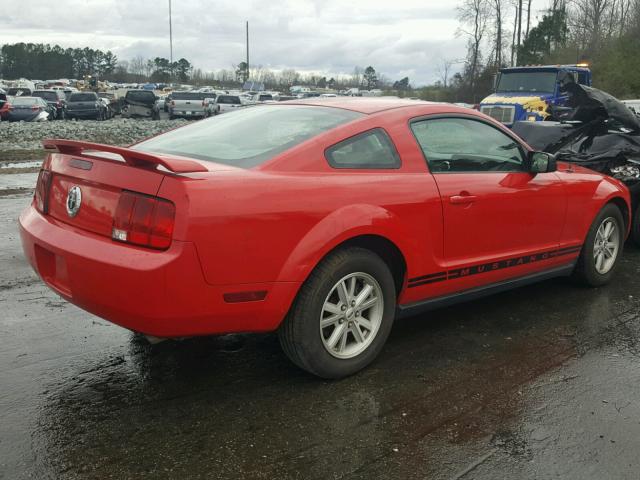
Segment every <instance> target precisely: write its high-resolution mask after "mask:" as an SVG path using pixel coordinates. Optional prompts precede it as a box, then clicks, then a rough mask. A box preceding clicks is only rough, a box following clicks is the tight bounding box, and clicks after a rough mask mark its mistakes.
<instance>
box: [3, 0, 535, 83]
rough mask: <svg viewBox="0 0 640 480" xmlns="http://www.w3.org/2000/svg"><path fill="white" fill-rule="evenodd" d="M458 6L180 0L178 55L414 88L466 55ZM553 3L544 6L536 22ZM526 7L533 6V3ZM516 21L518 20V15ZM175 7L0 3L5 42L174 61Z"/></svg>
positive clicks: (133, 0)
mask: <svg viewBox="0 0 640 480" xmlns="http://www.w3.org/2000/svg"><path fill="white" fill-rule="evenodd" d="M457 3H458V2H456V1H453V0H393V1H389V0H385V1H378V0H272V1H270V2H265V1H254V0H216V1H213V0H172V6H173V52H174V53H173V56H174V59H178V58H180V57H185V58H186V59H188V60H189V61H191V62H192V63H193V64H194V65H195V66H196V67H199V68H202V69H203V70H217V69H220V68H226V69H231V68H232V65H236V64H238V62H240V61H242V60H243V59H244V56H245V43H244V42H245V31H244V28H245V24H244V22H245V20H248V21H249V29H250V63H251V64H256V65H262V66H264V67H269V68H273V69H282V68H294V69H296V70H299V71H301V72H322V73H323V74H329V75H335V74H350V73H351V72H353V68H354V66H356V65H358V66H361V67H366V66H368V65H372V66H373V67H374V68H375V69H376V70H377V71H378V72H380V73H383V74H384V75H386V76H387V77H389V78H390V79H392V80H397V79H399V78H402V77H404V76H408V77H409V78H410V80H411V82H412V84H414V85H421V84H426V83H431V82H433V81H435V80H437V79H438V73H437V65H438V63H440V62H441V61H442V59H443V58H447V59H461V58H463V57H464V55H465V39H464V37H456V30H457V28H458V22H457V20H456V4H457ZM547 3H548V2H547V0H534V8H533V9H532V10H534V14H533V15H532V18H535V17H536V16H538V11H539V10H540V9H541V8H544V7H545V6H546V4H547ZM525 4H526V2H525ZM510 14H511V13H510ZM168 17H169V15H168V0H55V1H51V0H0V44H3V43H16V42H33V43H51V44H55V43H57V44H59V45H61V46H64V47H84V46H90V47H92V48H99V49H102V50H111V51H113V52H114V53H115V54H116V55H117V56H118V58H119V59H130V58H133V57H135V56H136V55H142V56H143V57H145V58H153V57H156V56H162V57H166V58H168V57H169V21H168Z"/></svg>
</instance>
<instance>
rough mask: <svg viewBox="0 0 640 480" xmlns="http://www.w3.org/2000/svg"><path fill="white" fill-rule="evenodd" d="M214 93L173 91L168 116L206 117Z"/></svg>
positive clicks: (209, 110) (208, 113) (209, 112)
mask: <svg viewBox="0 0 640 480" xmlns="http://www.w3.org/2000/svg"><path fill="white" fill-rule="evenodd" d="M215 97H216V95H215V93H204V92H173V93H171V102H169V118H170V119H173V118H177V117H182V118H194V117H208V116H209V115H211V113H212V109H211V107H210V104H213V100H214V99H215Z"/></svg>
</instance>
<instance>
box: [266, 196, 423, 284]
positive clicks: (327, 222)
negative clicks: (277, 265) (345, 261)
mask: <svg viewBox="0 0 640 480" xmlns="http://www.w3.org/2000/svg"><path fill="white" fill-rule="evenodd" d="M360 235H378V236H380V237H383V238H386V239H387V240H389V241H391V242H392V243H394V244H395V245H396V246H397V247H398V248H399V249H400V251H401V252H402V254H403V255H404V256H405V260H406V262H407V265H408V264H409V262H410V261H411V260H412V259H411V258H408V257H407V252H416V251H419V250H418V248H419V247H418V246H417V245H412V244H411V243H412V242H416V239H415V238H414V237H415V235H411V233H410V232H409V230H408V229H407V228H406V226H405V225H404V224H403V223H402V222H401V221H400V219H399V217H398V216H397V215H395V214H394V213H392V212H390V211H389V210H386V209H384V208H382V207H380V206H375V205H369V204H356V205H349V206H345V207H342V208H340V209H338V210H335V211H333V212H332V213H331V214H329V215H327V216H326V217H324V218H323V219H322V220H321V221H320V222H318V223H317V224H316V225H315V226H314V227H313V228H312V229H311V230H310V231H309V232H307V234H306V235H305V236H304V237H303V238H302V239H301V240H300V242H299V243H298V244H297V246H296V247H295V248H294V249H293V251H292V252H291V255H289V257H288V258H287V261H286V262H285V264H284V266H283V268H282V269H281V270H280V274H279V275H278V281H280V282H285V281H297V282H303V281H304V280H305V279H306V278H307V277H308V276H309V274H310V273H311V271H312V270H313V269H314V268H315V267H316V265H317V264H318V263H319V262H320V261H321V260H322V259H323V258H324V257H325V256H326V255H327V254H328V253H329V252H330V251H331V250H333V249H334V248H336V247H337V246H338V245H340V244H341V243H343V242H346V241H347V240H349V239H352V238H354V237H357V236H360Z"/></svg>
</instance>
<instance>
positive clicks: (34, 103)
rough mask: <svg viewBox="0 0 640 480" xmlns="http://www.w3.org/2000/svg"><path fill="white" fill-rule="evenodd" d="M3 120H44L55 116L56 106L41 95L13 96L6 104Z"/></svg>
mask: <svg viewBox="0 0 640 480" xmlns="http://www.w3.org/2000/svg"><path fill="white" fill-rule="evenodd" d="M6 110H7V113H6V114H3V117H4V118H3V120H8V121H10V122H44V121H46V120H48V119H49V118H53V116H54V111H55V110H54V108H53V107H51V106H50V105H49V104H48V103H47V102H45V101H44V100H43V99H42V98H40V97H23V96H20V97H12V98H11V100H10V101H9V102H7V104H6Z"/></svg>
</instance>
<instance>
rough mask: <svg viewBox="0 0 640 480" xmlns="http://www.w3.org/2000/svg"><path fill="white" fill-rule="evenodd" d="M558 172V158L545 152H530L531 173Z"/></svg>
mask: <svg viewBox="0 0 640 480" xmlns="http://www.w3.org/2000/svg"><path fill="white" fill-rule="evenodd" d="M556 170H557V165H556V157H554V156H553V155H551V154H550V153H545V152H529V171H530V172H531V173H547V172H555V171H556Z"/></svg>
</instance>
